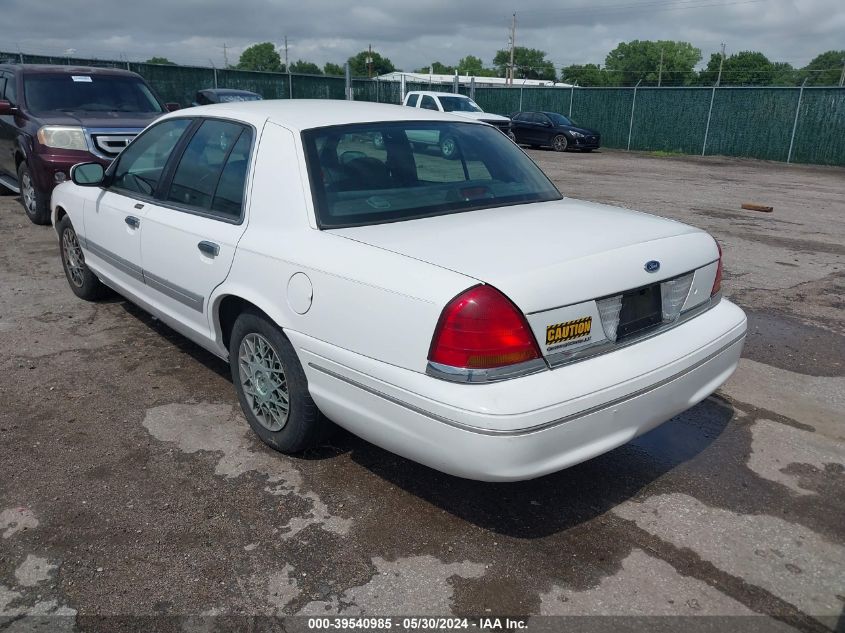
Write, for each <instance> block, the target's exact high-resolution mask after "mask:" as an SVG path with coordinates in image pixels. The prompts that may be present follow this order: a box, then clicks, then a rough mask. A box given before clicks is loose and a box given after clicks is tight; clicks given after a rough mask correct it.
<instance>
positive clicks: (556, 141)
mask: <svg viewBox="0 0 845 633" xmlns="http://www.w3.org/2000/svg"><path fill="white" fill-rule="evenodd" d="M567 147H569V141H568V140H567V138H566V137H565V136H564V135H563V134H558V135H557V136H555V137H554V138H553V139H552V149H553V150H554V151H556V152H565V151H566V148H567Z"/></svg>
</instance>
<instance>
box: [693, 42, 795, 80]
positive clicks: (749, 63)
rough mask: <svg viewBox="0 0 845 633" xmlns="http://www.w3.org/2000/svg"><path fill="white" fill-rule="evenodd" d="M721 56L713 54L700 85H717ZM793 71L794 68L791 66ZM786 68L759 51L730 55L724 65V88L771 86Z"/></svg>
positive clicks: (701, 74) (701, 77) (702, 73)
mask: <svg viewBox="0 0 845 633" xmlns="http://www.w3.org/2000/svg"><path fill="white" fill-rule="evenodd" d="M720 61H721V55H719V54H718V53H713V54H712V55H711V56H710V61H708V62H707V67H706V68H705V69H704V70H702V71H701V73H700V74H699V80H700V81H699V83H701V84H702V85H705V86H712V85H715V84H716V80H717V78H718V77H719V62H720ZM789 69H790V70H791V69H792V67H791V66H790V67H789ZM783 70H784V68H783V67H782V66H781V67H778V66H776V65H775V64H773V63H772V62H771V61H769V58H768V57H766V56H765V55H763V53H760V52H757V51H742V52H740V53H735V54H733V55H729V56H728V57H726V58H725V62H724V64H723V65H722V81H721V85H722V86H769V85H771V84H772V83H773V82H774V81H776V79H777V77H776V75H777V73H778V72H780V73H783Z"/></svg>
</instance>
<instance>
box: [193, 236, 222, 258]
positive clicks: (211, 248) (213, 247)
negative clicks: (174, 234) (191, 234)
mask: <svg viewBox="0 0 845 633" xmlns="http://www.w3.org/2000/svg"><path fill="white" fill-rule="evenodd" d="M197 248H198V249H200V252H201V253H203V254H204V255H208V256H209V257H217V255H218V254H219V253H220V247H219V246H218V245H217V244H215V243H214V242H207V241H205V240H203V241H202V242H200V243H199V244H197Z"/></svg>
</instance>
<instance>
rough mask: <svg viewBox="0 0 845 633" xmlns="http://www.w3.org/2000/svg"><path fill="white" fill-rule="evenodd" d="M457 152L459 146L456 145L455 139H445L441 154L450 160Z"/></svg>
mask: <svg viewBox="0 0 845 633" xmlns="http://www.w3.org/2000/svg"><path fill="white" fill-rule="evenodd" d="M456 150H457V145H456V143H455V139H453V138H452V137H451V136H450V137H449V138H446V139H444V140H443V142H442V143H441V144H440V152H441V153H442V154H443V156H445V157H446V158H450V157H451V156H453V155H454V153H455V151H456Z"/></svg>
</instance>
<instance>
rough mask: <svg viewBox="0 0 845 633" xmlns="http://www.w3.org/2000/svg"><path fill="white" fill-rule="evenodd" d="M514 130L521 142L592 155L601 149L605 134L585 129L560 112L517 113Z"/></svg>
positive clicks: (514, 116)
mask: <svg viewBox="0 0 845 633" xmlns="http://www.w3.org/2000/svg"><path fill="white" fill-rule="evenodd" d="M511 131H512V132H513V138H514V140H515V141H516V142H517V143H520V144H522V145H530V146H531V147H540V146H541V145H546V146H550V147H551V148H552V149H554V150H555V151H558V152H565V151H566V150H567V149H579V150H581V151H584V152H591V151H593V150H594V149H598V148H599V147H600V146H601V134H599V133H598V132H597V131H596V130H590V129H588V128H585V127H581V126H580V125H577V124H576V123H575V122H574V121H573V120H572V119H569V118H567V117H565V116H563V115H562V114H558V113H557V112H516V113H514V114H512V115H511Z"/></svg>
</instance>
